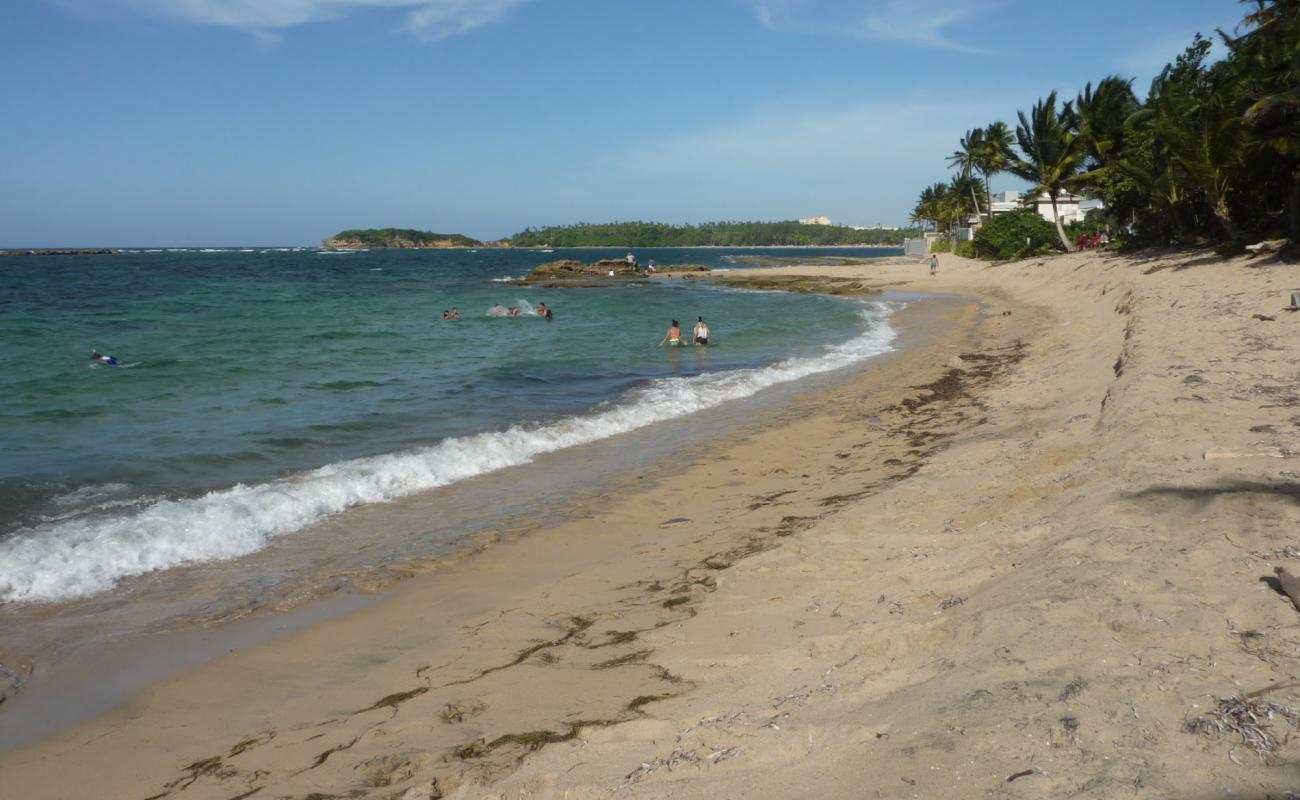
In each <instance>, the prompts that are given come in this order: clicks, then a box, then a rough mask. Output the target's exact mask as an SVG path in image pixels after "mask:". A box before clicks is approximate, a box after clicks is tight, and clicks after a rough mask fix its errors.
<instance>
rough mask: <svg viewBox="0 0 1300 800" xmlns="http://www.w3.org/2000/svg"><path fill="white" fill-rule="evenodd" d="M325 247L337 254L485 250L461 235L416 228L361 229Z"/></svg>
mask: <svg viewBox="0 0 1300 800" xmlns="http://www.w3.org/2000/svg"><path fill="white" fill-rule="evenodd" d="M321 246H322V247H326V248H330V249H336V250H350V249H354V248H361V247H365V248H370V247H391V248H397V249H403V250H409V249H423V248H438V247H482V246H483V243H482V242H480V241H479V240H478V239H471V238H470V237H468V236H463V235H461V234H459V233H433V232H431V231H417V230H415V229H413V228H357V229H353V230H346V231H341V232H339V233H336V234H334V235H333V236H331V237H330V238H328V239H326V240H325V241H323V242H321Z"/></svg>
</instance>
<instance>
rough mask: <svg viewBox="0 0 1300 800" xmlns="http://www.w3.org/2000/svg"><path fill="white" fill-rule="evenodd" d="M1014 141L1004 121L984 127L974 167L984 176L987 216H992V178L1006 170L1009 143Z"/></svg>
mask: <svg viewBox="0 0 1300 800" xmlns="http://www.w3.org/2000/svg"><path fill="white" fill-rule="evenodd" d="M1014 141H1015V139H1014V137H1013V136H1012V134H1011V129H1010V128H1009V127H1007V123H1005V122H994V123H992V124H990V125H989V126H988V127H987V128H985V129H984V135H983V136H982V137H981V142H980V145H981V146H980V149H979V152H978V153H977V154H976V157H975V169H977V170H979V172H980V174H982V175H983V176H984V189H985V191H986V193H987V199H988V205H987V206H986V207H987V208H988V211H989V216H990V217H991V216H993V184H992V178H993V176H994V175H997V174H998V173H1000V172H1006V171H1007V162H1008V161H1010V160H1011V145H1012V143H1013V142H1014Z"/></svg>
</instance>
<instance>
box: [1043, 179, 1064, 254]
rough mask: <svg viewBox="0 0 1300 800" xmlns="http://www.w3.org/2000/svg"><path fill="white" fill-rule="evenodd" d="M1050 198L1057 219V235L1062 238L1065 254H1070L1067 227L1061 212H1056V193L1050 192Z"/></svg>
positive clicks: (1053, 213) (1053, 214)
mask: <svg viewBox="0 0 1300 800" xmlns="http://www.w3.org/2000/svg"><path fill="white" fill-rule="evenodd" d="M1047 196H1048V197H1050V198H1051V199H1052V216H1053V217H1055V218H1056V235H1057V236H1059V237H1061V246H1062V247H1064V248H1065V252H1067V253H1068V252H1070V240H1069V239H1067V238H1065V226H1064V225H1063V224H1061V212H1059V211H1057V210H1056V192H1049V193H1048V195H1047Z"/></svg>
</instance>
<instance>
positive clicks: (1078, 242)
mask: <svg viewBox="0 0 1300 800" xmlns="http://www.w3.org/2000/svg"><path fill="white" fill-rule="evenodd" d="M1108 244H1110V234H1109V233H1106V232H1105V231H1099V232H1097V233H1092V234H1088V233H1081V234H1079V237H1078V238H1077V239H1075V240H1074V249H1075V250H1076V251H1078V252H1083V251H1084V250H1091V249H1093V248H1094V247H1105V246H1106V245H1108Z"/></svg>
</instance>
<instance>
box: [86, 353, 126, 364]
mask: <svg viewBox="0 0 1300 800" xmlns="http://www.w3.org/2000/svg"><path fill="white" fill-rule="evenodd" d="M90 360H91V361H98V362H99V363H101V364H108V365H109V366H110V367H116V366H118V365H119V364H121V363H122V362H121V361H118V360H117V359H116V358H115V357H113V356H106V355H104V354H103V353H101V352H99V351H98V350H91V351H90Z"/></svg>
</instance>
